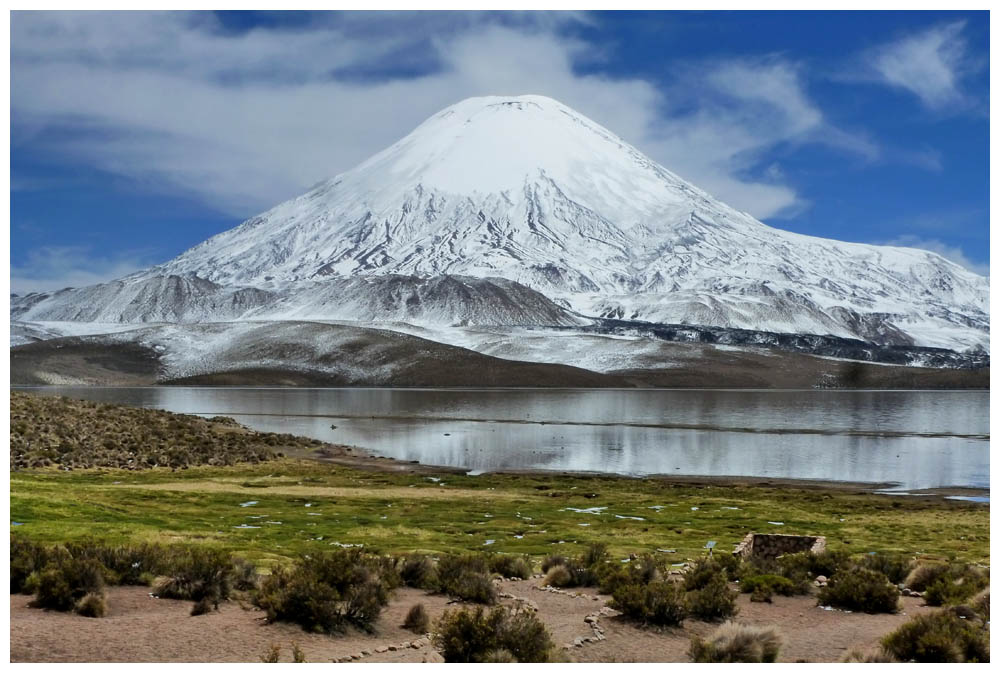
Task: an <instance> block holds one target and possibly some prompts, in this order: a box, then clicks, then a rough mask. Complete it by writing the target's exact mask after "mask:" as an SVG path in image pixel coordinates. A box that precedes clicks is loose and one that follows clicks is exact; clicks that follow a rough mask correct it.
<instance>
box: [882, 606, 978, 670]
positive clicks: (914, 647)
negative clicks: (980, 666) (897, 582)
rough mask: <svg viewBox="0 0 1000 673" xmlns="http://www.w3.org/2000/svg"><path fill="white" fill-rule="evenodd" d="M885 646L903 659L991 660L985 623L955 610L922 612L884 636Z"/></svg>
mask: <svg viewBox="0 0 1000 673" xmlns="http://www.w3.org/2000/svg"><path fill="white" fill-rule="evenodd" d="M882 647H883V648H884V649H885V651H886V652H887V653H888V654H890V655H891V656H893V657H895V658H896V659H898V660H900V661H917V662H923V663H961V662H988V661H989V660H990V634H989V629H988V628H987V627H985V626H984V625H983V624H980V623H978V622H976V621H973V620H968V619H960V618H959V617H957V616H956V615H955V614H954V613H953V612H950V611H940V612H934V613H931V614H928V615H920V616H918V617H914V618H913V619H911V620H910V621H908V622H906V623H905V624H903V625H902V626H900V627H899V628H898V629H896V630H895V631H893V632H892V633H890V634H889V635H887V636H886V637H885V638H883V639H882Z"/></svg>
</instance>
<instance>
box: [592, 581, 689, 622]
mask: <svg viewBox="0 0 1000 673" xmlns="http://www.w3.org/2000/svg"><path fill="white" fill-rule="evenodd" d="M609 605H610V606H611V607H612V608H614V609H615V610H618V611H619V612H621V613H622V614H623V615H625V616H626V617H627V618H629V619H632V620H635V621H637V622H641V623H642V624H649V625H654V626H680V625H681V624H682V623H683V622H684V619H685V618H686V617H687V616H688V608H687V603H686V600H685V594H684V589H683V588H682V587H681V586H680V585H679V584H676V583H674V582H665V581H662V580H658V581H655V582H650V583H648V584H639V583H632V584H623V585H621V586H619V587H618V588H617V589H615V592H614V594H613V595H612V599H611V602H610V603H609Z"/></svg>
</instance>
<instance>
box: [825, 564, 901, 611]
mask: <svg viewBox="0 0 1000 673" xmlns="http://www.w3.org/2000/svg"><path fill="white" fill-rule="evenodd" d="M818 598H819V604H820V605H832V606H833V607H837V608H843V609H845V610H856V611H858V612H867V613H869V614H875V613H879V612H888V613H893V612H897V611H898V610H899V589H897V588H896V587H895V586H894V585H893V584H892V583H890V582H889V580H888V578H886V576H885V575H883V574H882V573H880V572H878V571H877V570H868V569H865V568H847V569H844V570H842V571H841V572H838V573H837V574H835V575H834V576H833V577H831V578H830V583H829V584H827V585H826V586H825V587H823V588H822V589H820V591H819V597H818Z"/></svg>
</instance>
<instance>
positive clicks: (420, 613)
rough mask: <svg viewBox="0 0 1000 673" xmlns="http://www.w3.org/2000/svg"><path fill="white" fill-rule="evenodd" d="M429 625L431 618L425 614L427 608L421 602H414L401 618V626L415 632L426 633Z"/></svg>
mask: <svg viewBox="0 0 1000 673" xmlns="http://www.w3.org/2000/svg"><path fill="white" fill-rule="evenodd" d="M430 626H431V618H430V617H429V616H428V615H427V609H426V608H425V607H424V604H423V603H416V604H415V605H414V606H413V607H411V608H410V610H409V612H407V613H406V619H405V620H403V628H404V629H406V630H407V631H412V632H413V633H417V634H424V633H427V631H428V629H430Z"/></svg>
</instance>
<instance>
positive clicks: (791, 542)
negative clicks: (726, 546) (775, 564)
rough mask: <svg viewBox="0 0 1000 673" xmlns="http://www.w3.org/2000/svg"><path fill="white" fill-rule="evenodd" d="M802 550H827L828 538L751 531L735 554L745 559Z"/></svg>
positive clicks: (794, 552)
mask: <svg viewBox="0 0 1000 673" xmlns="http://www.w3.org/2000/svg"><path fill="white" fill-rule="evenodd" d="M802 551H811V552H813V553H814V554H819V553H822V552H824V551H826V538H825V537H823V536H822V535H819V536H813V535H776V534H770V533H749V534H747V536H746V537H745V538H743V541H742V542H740V543H739V544H738V545H737V546H736V549H735V550H733V554H734V555H735V556H740V557H742V558H744V559H750V558H761V559H773V558H778V557H779V556H782V555H784V554H796V553H798V552H802Z"/></svg>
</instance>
